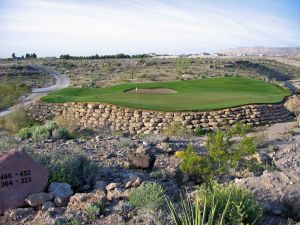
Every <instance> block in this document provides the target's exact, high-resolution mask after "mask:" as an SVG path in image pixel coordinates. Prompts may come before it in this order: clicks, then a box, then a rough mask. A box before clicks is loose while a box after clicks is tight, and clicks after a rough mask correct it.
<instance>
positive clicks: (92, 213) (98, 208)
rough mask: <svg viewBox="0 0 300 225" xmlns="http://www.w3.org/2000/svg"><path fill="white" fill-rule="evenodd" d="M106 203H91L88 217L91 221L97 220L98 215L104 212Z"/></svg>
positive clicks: (87, 211)
mask: <svg viewBox="0 0 300 225" xmlns="http://www.w3.org/2000/svg"><path fill="white" fill-rule="evenodd" d="M103 210H104V205H102V204H92V205H90V206H89V207H88V208H87V210H86V213H87V217H88V220H89V221H95V220H96V219H97V217H98V216H99V215H100V214H101V213H102V212H103Z"/></svg>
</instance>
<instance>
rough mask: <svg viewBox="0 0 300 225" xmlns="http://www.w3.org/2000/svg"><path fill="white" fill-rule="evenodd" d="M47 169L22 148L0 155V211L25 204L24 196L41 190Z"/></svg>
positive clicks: (44, 182)
mask: <svg viewBox="0 0 300 225" xmlns="http://www.w3.org/2000/svg"><path fill="white" fill-rule="evenodd" d="M47 182H48V171H47V169H45V168H44V167H43V166H41V165H40V164H39V163H37V162H35V161H34V160H33V158H31V156H29V155H28V154H27V153H26V152H25V151H24V150H23V148H21V149H18V150H11V151H9V152H7V153H5V154H2V155H0V213H3V212H4V211H5V210H7V209H14V208H17V207H21V206H25V205H26V203H25V201H24V200H25V198H26V197H28V196H29V195H31V194H34V193H39V192H42V191H43V190H44V189H45V187H46V185H47Z"/></svg>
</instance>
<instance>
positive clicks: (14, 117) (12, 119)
mask: <svg viewBox="0 0 300 225" xmlns="http://www.w3.org/2000/svg"><path fill="white" fill-rule="evenodd" d="M31 122H32V121H31V120H30V118H29V117H28V115H27V113H26V111H25V109H23V108H20V109H18V110H16V111H14V112H12V113H10V114H8V115H7V116H5V117H3V118H1V119H0V127H1V128H2V129H4V130H8V131H10V132H14V133H15V132H17V131H19V130H20V129H22V128H24V127H26V126H28V125H29V124H30V123H31Z"/></svg>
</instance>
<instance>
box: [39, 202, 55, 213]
mask: <svg viewBox="0 0 300 225" xmlns="http://www.w3.org/2000/svg"><path fill="white" fill-rule="evenodd" d="M53 207H55V205H54V203H53V202H51V201H47V202H44V204H43V205H42V211H47V210H49V209H51V208H53Z"/></svg>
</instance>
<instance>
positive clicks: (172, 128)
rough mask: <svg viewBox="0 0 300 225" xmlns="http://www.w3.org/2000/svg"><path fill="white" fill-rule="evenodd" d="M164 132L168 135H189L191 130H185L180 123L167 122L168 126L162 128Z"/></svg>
mask: <svg viewBox="0 0 300 225" xmlns="http://www.w3.org/2000/svg"><path fill="white" fill-rule="evenodd" d="M164 134H165V135H166V136H168V137H175V136H178V137H183V136H188V135H190V134H191V132H190V131H189V130H187V128H185V127H184V126H183V125H182V124H181V123H179V122H174V123H171V124H169V126H167V127H166V128H165V129H164Z"/></svg>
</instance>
